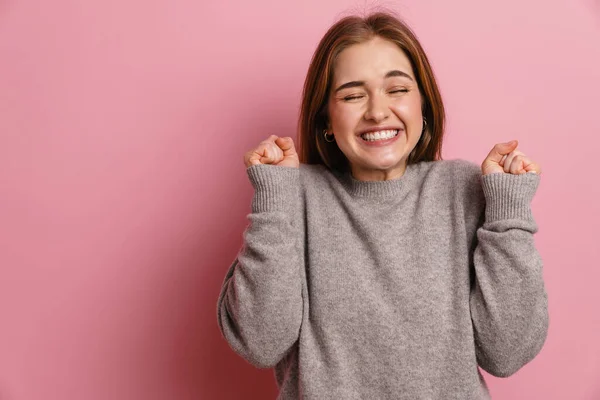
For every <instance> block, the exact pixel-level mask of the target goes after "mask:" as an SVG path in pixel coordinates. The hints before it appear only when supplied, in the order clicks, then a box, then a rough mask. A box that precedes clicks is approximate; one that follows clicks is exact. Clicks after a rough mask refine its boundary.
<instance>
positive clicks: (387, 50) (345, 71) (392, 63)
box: [333, 37, 415, 83]
mask: <svg viewBox="0 0 600 400" xmlns="http://www.w3.org/2000/svg"><path fill="white" fill-rule="evenodd" d="M394 69H398V70H400V71H403V72H406V73H407V74H409V75H410V76H411V77H413V79H414V77H415V75H414V73H413V70H412V67H411V64H410V60H409V59H408V57H407V56H406V54H405V53H404V51H402V49H400V48H399V47H398V45H396V44H395V43H393V42H391V41H389V40H385V39H382V38H379V37H375V38H373V39H371V40H369V41H367V42H364V43H360V44H355V45H352V46H350V47H348V48H346V49H344V50H343V51H342V52H341V53H340V54H339V55H338V57H337V59H336V62H335V65H334V70H333V76H334V78H333V79H334V81H335V82H336V83H343V82H342V81H344V82H345V81H354V80H360V81H368V80H374V79H382V78H383V77H384V76H385V74H386V73H388V72H389V71H391V70H394Z"/></svg>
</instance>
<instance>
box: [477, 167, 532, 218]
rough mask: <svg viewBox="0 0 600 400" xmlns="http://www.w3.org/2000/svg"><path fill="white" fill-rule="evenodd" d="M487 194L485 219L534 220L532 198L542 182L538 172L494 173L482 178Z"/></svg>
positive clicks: (484, 191) (484, 190)
mask: <svg viewBox="0 0 600 400" xmlns="http://www.w3.org/2000/svg"><path fill="white" fill-rule="evenodd" d="M481 182H482V187H483V193H484V195H485V201H486V206H485V220H486V222H493V221H499V220H506V219H521V220H526V221H533V215H532V213H531V200H533V196H534V195H535V192H536V190H537V187H538V185H539V182H540V176H539V175H537V174H530V173H527V174H522V175H514V174H503V173H492V174H487V175H483V176H482V178H481Z"/></svg>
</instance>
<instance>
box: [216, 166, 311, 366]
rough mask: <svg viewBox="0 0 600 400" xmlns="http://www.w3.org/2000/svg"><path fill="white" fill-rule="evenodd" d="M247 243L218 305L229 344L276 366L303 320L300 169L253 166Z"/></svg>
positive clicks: (251, 358)
mask: <svg viewBox="0 0 600 400" xmlns="http://www.w3.org/2000/svg"><path fill="white" fill-rule="evenodd" d="M247 174H248V177H249V179H250V182H251V183H252V186H253V187H254V197H253V199H252V212H251V214H249V215H248V219H249V222H250V223H249V225H248V227H247V228H246V230H245V232H244V244H243V246H242V249H241V250H240V252H239V254H238V256H237V258H236V259H235V261H234V262H233V264H232V265H231V266H230V268H229V270H228V272H227V274H226V276H225V280H224V282H223V285H222V288H221V293H220V295H219V299H218V305H217V319H218V324H219V328H220V330H221V333H222V334H223V336H224V338H225V339H226V340H227V342H228V343H229V345H230V346H231V348H232V349H233V350H234V351H235V352H236V353H237V354H239V355H240V356H242V357H243V358H244V359H246V360H247V361H248V362H250V363H251V364H253V365H255V366H256V367H259V368H270V367H273V366H275V365H276V364H277V363H278V362H279V361H280V360H281V359H282V358H283V357H284V356H285V355H286V353H287V351H288V350H289V349H290V348H291V346H292V345H293V344H294V343H295V342H296V340H297V339H298V334H299V330H300V324H301V321H302V309H303V303H302V287H301V275H300V268H302V266H303V262H304V261H303V260H304V252H303V250H302V249H303V245H302V243H303V242H302V241H301V230H300V229H301V227H302V223H301V221H302V220H301V218H299V217H300V216H301V215H300V208H301V207H300V205H301V198H300V178H299V174H300V172H299V169H298V168H291V167H278V166H272V165H254V166H251V167H249V168H248V169H247Z"/></svg>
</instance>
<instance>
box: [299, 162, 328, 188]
mask: <svg viewBox="0 0 600 400" xmlns="http://www.w3.org/2000/svg"><path fill="white" fill-rule="evenodd" d="M332 177H333V173H332V172H331V171H330V170H329V168H327V167H326V166H325V165H322V164H300V181H301V182H302V185H303V186H311V187H312V186H315V185H316V186H320V185H327V183H328V182H329V181H330V179H331V178H332Z"/></svg>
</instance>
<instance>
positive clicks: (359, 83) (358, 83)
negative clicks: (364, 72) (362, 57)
mask: <svg viewBox="0 0 600 400" xmlns="http://www.w3.org/2000/svg"><path fill="white" fill-rule="evenodd" d="M394 76H402V77H404V78H408V79H410V80H411V81H412V80H413V78H412V77H411V76H410V75H408V74H407V73H406V72H402V71H399V70H397V69H395V70H392V71H390V72H388V73H387V74H385V77H384V78H385V79H387V78H392V77H394ZM364 85H365V81H351V82H346V83H344V84H343V85H340V86H338V88H337V89H335V93H337V92H339V91H340V90H342V89H348V88H351V87H357V86H364Z"/></svg>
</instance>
